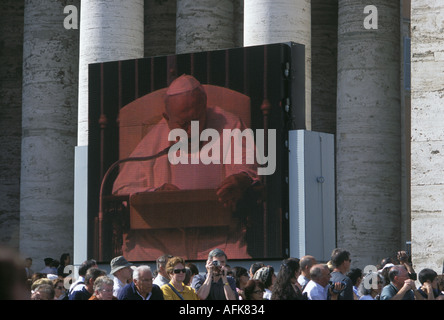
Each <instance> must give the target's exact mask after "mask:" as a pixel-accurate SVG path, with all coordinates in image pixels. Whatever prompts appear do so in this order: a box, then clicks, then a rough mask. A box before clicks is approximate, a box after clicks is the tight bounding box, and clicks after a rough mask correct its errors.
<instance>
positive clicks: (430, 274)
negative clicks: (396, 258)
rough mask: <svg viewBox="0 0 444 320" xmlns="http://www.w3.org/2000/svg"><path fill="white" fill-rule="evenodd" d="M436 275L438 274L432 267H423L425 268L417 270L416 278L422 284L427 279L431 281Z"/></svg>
mask: <svg viewBox="0 0 444 320" xmlns="http://www.w3.org/2000/svg"><path fill="white" fill-rule="evenodd" d="M437 276H438V274H437V273H436V271H435V270H432V269H429V268H425V269H422V270H421V271H420V272H419V274H418V280H419V282H421V284H423V283H424V282H426V281H427V280H428V281H430V282H432V281H433V280H435V278H436V277H437Z"/></svg>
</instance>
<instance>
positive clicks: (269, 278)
mask: <svg viewBox="0 0 444 320" xmlns="http://www.w3.org/2000/svg"><path fill="white" fill-rule="evenodd" d="M253 279H257V280H259V281H261V282H262V283H263V284H264V287H265V288H266V289H269V288H271V286H272V285H273V284H274V282H275V280H276V275H275V274H274V268H273V267H271V266H268V267H262V268H260V269H259V270H257V271H256V272H255V273H254V276H253Z"/></svg>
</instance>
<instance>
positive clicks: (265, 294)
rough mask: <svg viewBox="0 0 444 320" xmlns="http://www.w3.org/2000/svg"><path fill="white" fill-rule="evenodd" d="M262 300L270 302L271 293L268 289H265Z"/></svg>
mask: <svg viewBox="0 0 444 320" xmlns="http://www.w3.org/2000/svg"><path fill="white" fill-rule="evenodd" d="M264 299H267V300H271V291H270V289H265V292H264Z"/></svg>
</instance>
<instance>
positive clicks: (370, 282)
mask: <svg viewBox="0 0 444 320" xmlns="http://www.w3.org/2000/svg"><path fill="white" fill-rule="evenodd" d="M375 282H376V285H375ZM384 285H385V281H384V277H383V276H382V275H381V274H380V273H378V272H369V273H367V274H366V275H364V277H363V278H362V281H361V284H360V285H359V288H358V291H359V294H360V295H361V296H367V295H373V293H375V295H376V294H380V293H381V290H382V288H383V287H384Z"/></svg>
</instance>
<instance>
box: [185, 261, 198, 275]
mask: <svg viewBox="0 0 444 320" xmlns="http://www.w3.org/2000/svg"><path fill="white" fill-rule="evenodd" d="M185 266H186V267H188V268H190V270H191V274H194V275H196V274H199V269H198V268H197V266H196V265H195V264H194V263H191V262H188V263H187V264H186V265H185Z"/></svg>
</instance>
